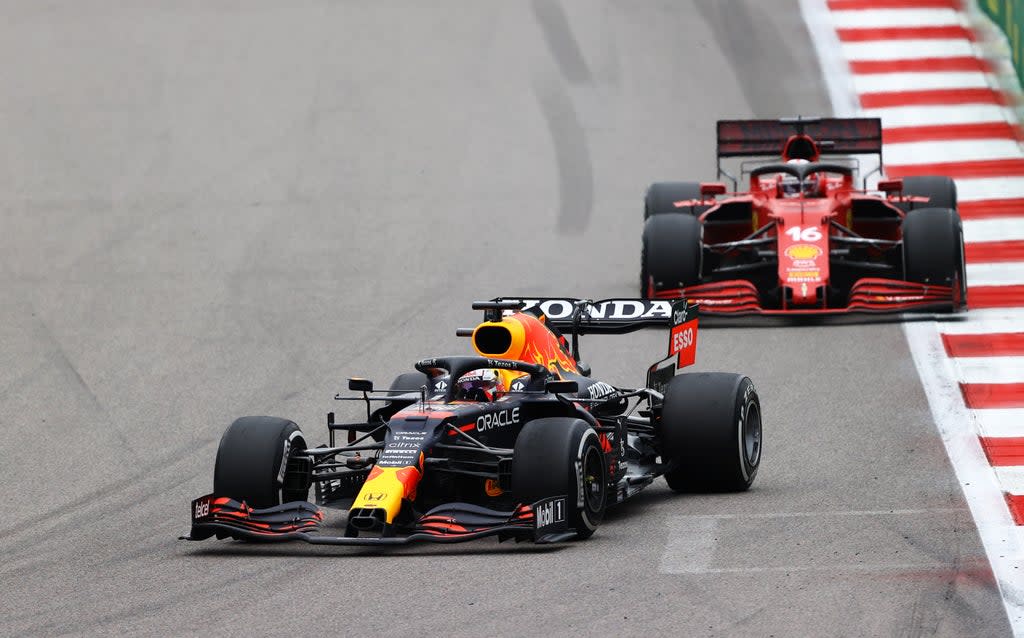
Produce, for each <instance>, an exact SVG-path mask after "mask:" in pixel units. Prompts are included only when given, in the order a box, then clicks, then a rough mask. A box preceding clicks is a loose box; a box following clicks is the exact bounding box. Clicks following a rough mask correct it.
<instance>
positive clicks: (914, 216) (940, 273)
mask: <svg viewBox="0 0 1024 638" xmlns="http://www.w3.org/2000/svg"><path fill="white" fill-rule="evenodd" d="M903 271H904V275H905V277H906V279H907V281H916V282H918V283H922V284H936V285H940V286H950V287H952V288H954V290H957V291H958V292H959V293H960V296H961V299H962V303H963V304H964V305H965V304H966V303H967V279H966V273H965V268H964V231H963V224H962V223H961V221H960V215H959V214H957V212H956V211H955V210H952V209H949V208H921V209H917V210H912V211H910V212H909V213H907V216H906V217H904V218H903Z"/></svg>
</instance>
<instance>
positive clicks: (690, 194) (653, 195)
mask: <svg viewBox="0 0 1024 638" xmlns="http://www.w3.org/2000/svg"><path fill="white" fill-rule="evenodd" d="M692 199H699V200H702V201H703V199H704V196H703V195H701V194H700V182H654V183H653V184H651V185H650V186H648V187H647V193H645V194H644V220H647V219H648V218H650V217H653V216H654V215H662V214H664V213H686V214H690V215H702V214H703V213H704V211H706V210H707V209H709V208H711V207H710V206H708V205H706V204H697V205H694V206H684V207H682V208H678V207H676V205H675V203H676V202H681V201H685V200H692Z"/></svg>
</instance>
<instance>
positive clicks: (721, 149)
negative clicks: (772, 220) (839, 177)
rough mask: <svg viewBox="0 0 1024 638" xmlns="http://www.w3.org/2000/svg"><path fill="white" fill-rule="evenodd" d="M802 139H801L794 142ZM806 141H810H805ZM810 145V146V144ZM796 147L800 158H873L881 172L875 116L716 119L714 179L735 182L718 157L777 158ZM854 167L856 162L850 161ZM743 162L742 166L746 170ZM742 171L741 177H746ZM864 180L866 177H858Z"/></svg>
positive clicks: (878, 124) (879, 122)
mask: <svg viewBox="0 0 1024 638" xmlns="http://www.w3.org/2000/svg"><path fill="white" fill-rule="evenodd" d="M797 138H803V139H797ZM807 138H810V139H809V140H808V139H807ZM812 142H813V143H812ZM798 147H799V150H800V151H801V154H800V155H798V157H803V158H804V159H808V160H811V161H818V155H833V156H836V155H876V156H878V168H877V169H873V170H872V171H870V172H869V173H868V175H870V174H871V173H874V172H876V171H877V172H879V173H881V172H882V170H883V168H882V166H883V165H882V120H881V119H880V118H877V117H848V118H840V117H795V118H783V119H779V120H719V121H718V152H717V156H718V160H717V164H718V176H719V177H722V176H723V175H724V176H726V177H728V178H729V179H731V180H732V181H733V186H734V188H735V185H736V182H737V179H736V177H735V176H734V175H731V174H730V173H729V172H727V171H726V170H725V169H724V168H723V167H722V158H728V157H747V158H764V157H771V158H774V159H778V158H780V157H782V156H783V155H788V154H789V153H790V151H791V150H792V151H794V152H793V154H794V155H795V154H796V150H797V148H798ZM853 163H854V168H856V167H857V166H858V165H859V163H858V162H857V161H856V160H853ZM747 164H748V163H747V162H745V163H744V164H743V165H742V166H743V167H746V166H747ZM746 170H747V169H746V168H743V169H742V170H741V174H746ZM862 177H863V178H866V177H867V175H864V176H862Z"/></svg>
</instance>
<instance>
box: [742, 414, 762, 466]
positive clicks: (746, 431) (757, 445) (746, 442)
mask: <svg viewBox="0 0 1024 638" xmlns="http://www.w3.org/2000/svg"><path fill="white" fill-rule="evenodd" d="M743 455H744V457H745V460H746V461H747V463H748V464H749V465H750V466H751V467H755V466H757V464H758V462H759V461H760V460H761V412H760V411H759V410H758V409H757V405H755V404H753V403H751V404H749V405H748V406H747V413H746V415H745V417H744V419H743Z"/></svg>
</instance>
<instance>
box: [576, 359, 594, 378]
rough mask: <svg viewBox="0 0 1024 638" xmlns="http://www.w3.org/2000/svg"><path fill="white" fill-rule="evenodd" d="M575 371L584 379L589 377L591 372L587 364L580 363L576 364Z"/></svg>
mask: <svg viewBox="0 0 1024 638" xmlns="http://www.w3.org/2000/svg"><path fill="white" fill-rule="evenodd" d="M576 369H577V370H578V371H579V373H580V374H582V375H583V376H585V377H589V376H590V373H591V372H592V370H591V369H590V364H589V363H583V362H582V361H577V362H576Z"/></svg>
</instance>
